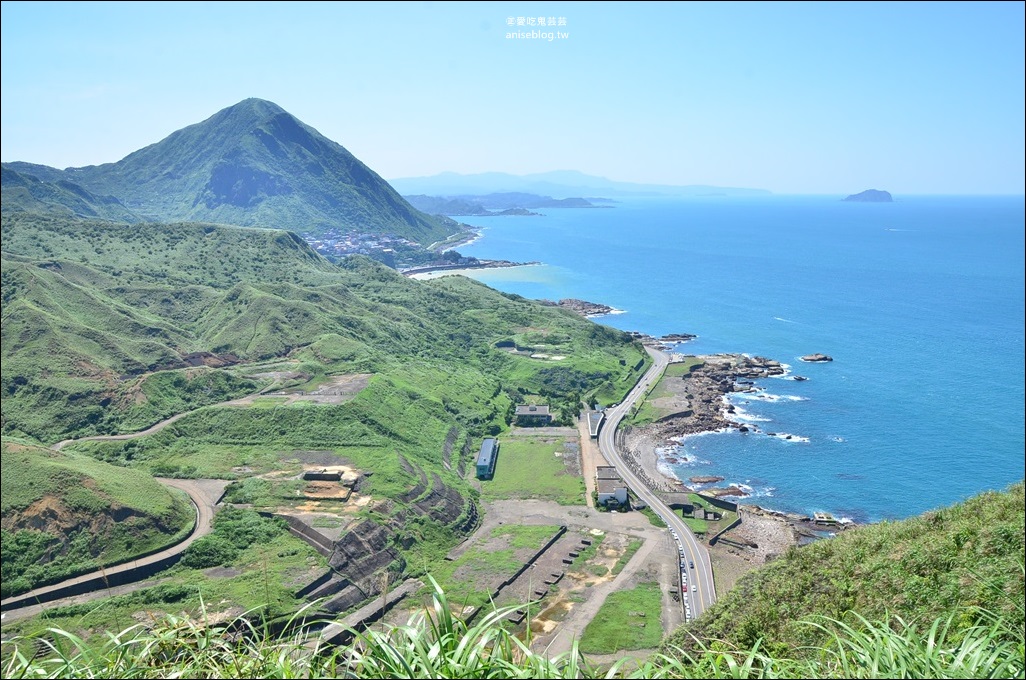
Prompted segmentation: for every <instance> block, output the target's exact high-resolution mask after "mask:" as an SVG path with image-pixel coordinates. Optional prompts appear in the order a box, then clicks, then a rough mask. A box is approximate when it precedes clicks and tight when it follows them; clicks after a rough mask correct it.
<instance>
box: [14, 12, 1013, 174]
mask: <svg viewBox="0 0 1026 680" xmlns="http://www.w3.org/2000/svg"><path fill="white" fill-rule="evenodd" d="M518 17H524V18H525V20H526V19H527V18H530V17H534V18H535V21H536V22H537V17H543V18H545V20H546V26H545V27H544V28H542V29H538V28H537V27H530V26H525V27H523V28H520V29H518V28H517V27H516V26H514V27H512V28H511V27H509V26H507V20H508V19H509V18H513V19H514V23H515V20H516V19H517V18H518ZM549 17H553V18H555V19H557V26H552V27H550V26H548V25H547V24H548V18H549ZM560 18H563V19H565V24H564V25H558V23H559V22H558V20H559V19H560ZM525 23H526V21H525ZM1023 25H1024V4H1023V3H1021V2H1011V3H993V4H987V3H949V2H939V3H929V2H912V3H889V2H888V3H834V2H826V3H574V2H561V3H539V2H495V3H425V2H415V3H309V4H307V3H280V4H279V3H263V2H255V3H224V4H219V3H138V4H131V3H110V4H108V3H88V2H84V3H68V4H65V3H50V2H45V3H30V2H4V3H3V5H2V22H0V33H2V40H0V52H2V60H0V69H2V97H0V109H2V149H0V157H2V160H3V161H5V162H6V161H14V160H24V161H30V162H35V163H43V164H46V165H53V166H56V167H68V166H80V165H89V164H97V163H106V162H113V161H117V160H119V159H121V158H123V157H124V156H125V155H127V154H128V153H131V152H132V151H134V150H136V149H138V148H141V147H143V146H146V145H147V144H151V143H154V142H157V141H159V140H160V139H163V138H164V137H165V136H167V135H168V134H170V133H171V132H173V131H174V130H177V129H179V128H182V127H184V126H186V125H189V124H192V123H196V122H199V121H201V120H203V119H205V118H207V117H209V116H211V115H212V114H214V113H215V112H216V111H218V110H220V109H222V108H224V107H226V106H230V105H232V104H235V103H237V102H239V101H241V100H242V99H245V98H247V97H259V98H262V99H268V100H270V101H273V102H275V103H277V104H279V105H280V106H282V107H283V108H285V109H286V110H288V111H289V112H291V113H293V114H294V115H296V116H297V117H298V118H299V119H300V120H302V121H304V122H305V123H307V124H309V125H312V126H313V127H315V128H317V129H318V130H320V131H321V132H322V133H323V134H325V135H327V136H328V137H330V138H331V139H333V140H335V141H337V142H339V143H340V144H342V145H343V146H345V147H346V148H348V149H349V150H350V151H351V152H353V153H354V154H355V155H356V156H357V157H358V158H360V159H361V160H363V161H364V162H365V163H367V164H368V165H369V166H370V167H371V168H372V169H374V170H375V171H377V172H378V173H379V174H381V175H382V176H384V177H386V178H395V177H410V176H420V175H430V174H435V173H438V172H442V171H454V172H460V173H474V172H485V171H498V172H509V173H514V174H526V173H532V172H545V171H549V170H562V169H573V170H580V171H582V172H586V173H589V174H595V175H602V176H605V177H608V178H610V179H614V180H621V181H635V182H649V183H663V184H713V185H719V186H734V187H754V188H763V189H769V190H771V191H774V192H777V193H792V194H805V193H835V194H847V193H853V192H855V191H861V190H862V189H866V188H871V187H872V188H880V189H887V190H890V191H891V192H892V193H899V194H944V193H948V194H975V193H1015V194H1022V193H1023V191H1024V188H1023V187H1024V184H1026V181H1024V165H1026V162H1024V148H1026V142H1024V134H1023V130H1024V127H1026V123H1024V99H1026V94H1024V54H1026V47H1024V37H1023V33H1024V29H1023ZM517 30H519V31H524V32H525V33H527V34H528V35H530V31H537V32H538V33H539V34H548V33H550V32H553V33H555V32H558V33H559V34H565V35H554V36H553V38H552V40H549V39H547V36H546V37H538V38H532V37H524V38H512V37H507V33H509V32H512V31H517Z"/></svg>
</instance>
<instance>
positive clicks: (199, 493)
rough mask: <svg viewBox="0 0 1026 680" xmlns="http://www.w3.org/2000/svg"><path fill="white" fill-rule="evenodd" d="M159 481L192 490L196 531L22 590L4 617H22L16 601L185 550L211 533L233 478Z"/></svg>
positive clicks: (9, 601) (57, 602)
mask: <svg viewBox="0 0 1026 680" xmlns="http://www.w3.org/2000/svg"><path fill="white" fill-rule="evenodd" d="M157 481H159V482H160V483H162V484H164V485H166V486H170V487H174V488H176V489H181V490H182V491H185V492H186V493H187V494H189V498H190V499H192V503H193V506H194V507H195V509H196V524H195V525H194V526H193V529H192V533H191V534H189V536H187V537H186V538H185V539H184V540H182V541H181V542H179V543H176V544H175V545H173V546H171V547H169V548H165V549H164V550H161V551H160V552H156V553H153V554H152V555H147V556H146V557H140V558H139V559H137V560H132V561H131V562H123V563H121V564H119V565H116V566H113V567H108V568H106V569H101V570H98V571H94V572H91V573H89V574H83V575H81V576H76V577H75V578H70V579H67V580H66V581H61V582H60V583H54V584H52V585H49V586H45V587H42V588H36V589H35V590H32V591H29V592H27V593H22V594H21V595H15V596H13V597H9V598H7V599H6V600H4V601H3V602H0V608H2V609H3V610H4V613H5V614H6V616H5V617H4V621H10V620H12V619H14V618H18V616H17V615H16V614H15V612H17V611H18V610H10V611H8V607H10V606H11V605H13V604H16V603H19V602H23V601H26V600H37V599H39V598H43V597H44V596H45V595H47V594H49V593H52V592H53V591H55V590H60V589H61V588H65V587H68V586H72V585H76V584H82V583H87V582H89V581H90V580H94V579H97V577H106V578H108V579H109V578H110V577H111V576H113V575H114V574H120V573H122V572H130V571H133V570H138V569H139V568H140V567H144V566H146V565H149V564H153V563H154V562H157V561H159V560H162V559H164V558H166V557H172V556H174V555H177V554H179V553H181V552H184V551H185V549H186V548H188V547H189V546H190V545H192V544H193V542H194V541H195V540H196V539H198V538H200V537H201V536H206V535H207V534H209V533H210V531H211V529H212V521H213V519H214V511H215V507H214V506H215V505H216V504H217V501H218V499H219V498H220V497H221V494H222V493H224V488H225V487H226V486H227V485H228V484H229V482H227V481H224V480H220V479H163V478H159V477H158V478H157ZM147 576H148V575H147V574H145V573H143V574H140V577H139V579H140V580H142V579H143V578H146V577H147ZM95 589H96V590H101V591H102V590H105V586H104V583H103V578H101V579H100V580H99V582H98V585H97V587H96V588H95ZM76 597H78V596H72V597H69V598H61V599H58V600H53V601H51V602H49V603H47V606H48V607H56V606H58V605H61V604H63V603H64V602H65V600H67V601H68V602H71V601H72V600H74V599H75V598H76Z"/></svg>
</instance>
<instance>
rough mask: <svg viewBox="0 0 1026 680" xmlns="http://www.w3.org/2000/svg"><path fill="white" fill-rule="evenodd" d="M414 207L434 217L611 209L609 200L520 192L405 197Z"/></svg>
mask: <svg viewBox="0 0 1026 680" xmlns="http://www.w3.org/2000/svg"><path fill="white" fill-rule="evenodd" d="M403 198H405V199H406V200H407V201H409V202H410V204H412V205H413V207H415V208H417V209H418V210H422V211H424V212H426V213H428V214H431V215H457V216H468V215H512V214H516V215H537V214H538V213H533V212H531V211H530V209H531V208H609V207H611V206H609V205H595V203H610V202H611V201H610V200H609V199H602V198H593V199H591V200H587V199H584V198H578V197H574V198H552V197H551V196H539V195H537V194H526V193H523V192H519V191H507V192H503V193H498V194H485V195H483V196H474V195H468V196H452V197H444V196H424V195H423V194H418V195H414V196H403Z"/></svg>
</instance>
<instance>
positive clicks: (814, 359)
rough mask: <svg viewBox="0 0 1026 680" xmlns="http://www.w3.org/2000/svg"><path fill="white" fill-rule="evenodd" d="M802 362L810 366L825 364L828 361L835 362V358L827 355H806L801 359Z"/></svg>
mask: <svg viewBox="0 0 1026 680" xmlns="http://www.w3.org/2000/svg"><path fill="white" fill-rule="evenodd" d="M799 358H800V359H801V360H802V361H804V362H806V363H810V364H815V363H825V362H827V361H833V360H834V358H833V357H832V356H829V355H827V354H818V353H817V354H806V355H805V356H803V357H799Z"/></svg>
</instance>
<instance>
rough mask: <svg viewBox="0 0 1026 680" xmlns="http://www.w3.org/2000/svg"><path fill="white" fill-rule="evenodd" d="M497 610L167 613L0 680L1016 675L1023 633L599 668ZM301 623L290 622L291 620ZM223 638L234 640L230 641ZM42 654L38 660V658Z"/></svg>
mask: <svg viewBox="0 0 1026 680" xmlns="http://www.w3.org/2000/svg"><path fill="white" fill-rule="evenodd" d="M514 608H515V606H514V607H510V608H503V609H497V610H495V611H494V612H492V613H490V614H489V615H488V616H485V617H483V618H482V620H481V622H480V623H478V624H476V625H474V626H468V625H467V624H466V623H464V622H463V621H462V620H461V619H460V618H458V617H456V616H453V615H452V613H451V607H450V605H449V603H448V602H447V600H446V598H445V595H444V594H443V593H442V591H441V590H440V589H438V588H437V587H436V588H435V591H434V595H433V598H432V604H431V606H430V607H429V608H426V609H425V610H424V611H421V612H418V613H417V614H415V615H413V616H412V617H411V618H410V619H409V620H408V621H407V623H406V624H405V625H396V626H388V627H386V628H385V629H384V630H382V631H380V632H379V631H367V632H362V633H357V634H356V638H355V641H354V643H353V644H351V645H350V646H348V647H337V648H325V647H322V646H321V645H319V644H318V642H317V641H316V639H315V638H314V639H311V638H310V637H309V636H307V635H306V634H303V633H294V634H292V635H291V636H285V637H278V638H275V637H272V636H271V635H269V634H268V632H267V630H266V629H264V628H263V627H261V626H260V625H256V624H253V623H251V622H250V621H249V619H248V618H246V617H242V618H239V619H237V620H235V621H233V622H230V623H227V624H221V625H207V623H206V622H204V621H196V620H193V619H188V618H183V617H180V616H174V615H169V616H166V617H165V618H164V619H163V620H161V621H159V622H157V623H156V625H153V626H152V627H150V628H147V627H145V626H142V625H137V626H132V627H130V628H127V629H125V630H123V631H121V632H120V633H110V634H109V636H108V639H107V640H106V642H104V643H103V644H101V645H97V646H90V645H88V644H86V643H85V642H84V641H83V640H82V639H81V638H79V637H78V636H76V635H75V634H74V633H71V632H69V631H64V630H58V629H51V630H50V631H49V632H48V633H47V636H46V637H38V638H28V637H14V638H11V639H5V640H4V641H3V649H2V655H3V659H4V661H3V677H5V678H25V677H33V678H80V677H82V678H85V677H89V678H165V677H188V678H253V677H260V678H308V677H326V678H338V677H350V678H353V677H356V678H416V677H432V678H599V677H606V678H671V677H695V678H771V677H795V678H834V677H846V678H921V677H932V678H1022V677H1023V665H1024V656H1023V650H1024V644H1023V640H1024V635H1023V630H1022V629H1021V628H1020V627H1018V626H1015V625H1011V624H1010V623H1009V622H1008V621H1007V620H1006V619H1004V618H1002V617H1001V616H1000V615H995V614H987V613H986V612H983V613H982V615H981V613H980V612H974V613H973V617H974V618H979V619H981V620H983V621H984V623H982V624H980V625H976V626H973V627H972V628H970V629H968V630H964V631H962V633H963V634H961V635H959V636H952V635H951V631H952V630H953V626H952V623H953V622H954V621H955V620H956V619H957V618H959V617H961V616H963V615H965V612H961V611H955V612H952V613H951V614H949V615H948V616H947V617H942V618H940V619H937V620H936V621H934V622H932V623H930V625H927V626H917V625H915V624H912V623H908V622H905V621H903V620H902V619H900V618H897V617H895V618H892V619H889V620H887V621H869V620H867V619H864V618H861V617H858V616H854V617H852V620H851V621H848V622H845V621H840V620H833V619H827V618H815V619H809V620H806V621H803V622H802V625H806V626H810V627H819V628H821V629H822V630H824V631H826V632H828V633H829V635H830V642H829V643H828V644H827V645H826V646H824V647H823V648H822V649H820V650H819V652H818V654H817V655H816V656H814V657H812V658H809V659H806V660H802V661H795V660H792V659H789V658H783V657H780V656H777V657H771V656H767V655H766V654H765V653H763V651H762V650H761V648H760V646H759V644H758V643H756V644H755V645H753V646H752V647H751V648H750V649H713V647H715V646H718V645H716V643H711V644H709V645H707V644H704V643H702V644H700V645H699V647H700V648H699V650H698V651H696V652H693V653H691V654H684V653H681V654H680V655H679V656H667V655H663V654H659V655H655V656H653V657H651V658H648V659H644V660H639V659H631V658H624V659H621V660H620V661H618V662H617V663H615V664H614V665H613V666H612V667H610V668H608V669H605V670H600V669H599V668H598V667H597V666H595V665H593V664H591V663H589V662H588V661H587V660H586V658H585V657H584V655H583V654H582V653H581V648H580V647H578V646H577V645H576V644H575V645H574V646H573V647H572V648H571V650H570V651H569V652H567V653H565V654H559V655H555V656H552V657H548V656H545V655H543V654H538V653H535V652H532V651H531V649H530V647H529V644H528V643H525V642H523V641H521V640H520V639H519V638H517V637H516V636H515V635H514V634H513V633H511V632H509V631H507V630H506V629H505V628H504V627H503V625H502V621H503V618H504V617H505V616H507V615H508V614H509V613H510V612H511V611H512V610H513V609H514ZM294 621H297V620H294ZM229 631H230V633H229ZM41 650H42V653H40V654H37V652H40V651H41Z"/></svg>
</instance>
